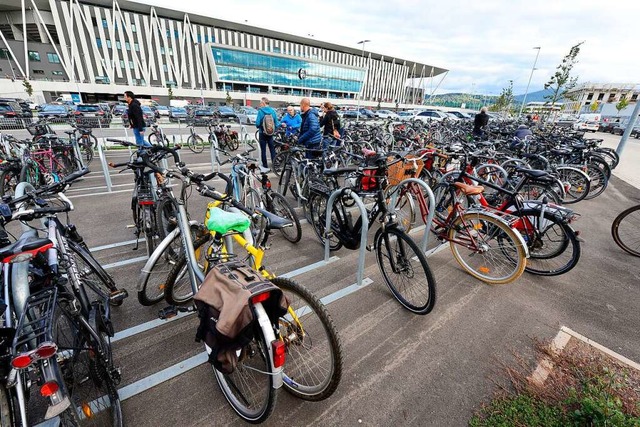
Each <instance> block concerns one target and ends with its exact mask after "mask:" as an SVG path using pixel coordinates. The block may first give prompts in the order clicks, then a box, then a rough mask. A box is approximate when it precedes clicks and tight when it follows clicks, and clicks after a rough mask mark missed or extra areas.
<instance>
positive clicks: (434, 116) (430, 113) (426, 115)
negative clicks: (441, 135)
mask: <svg viewBox="0 0 640 427" xmlns="http://www.w3.org/2000/svg"><path fill="white" fill-rule="evenodd" d="M413 118H414V119H416V120H422V121H425V122H427V121H430V120H435V121H437V122H441V121H443V120H444V119H446V118H448V116H447V115H446V114H445V113H443V112H442V111H436V110H426V111H421V112H419V113H418V114H416V115H415V116H413Z"/></svg>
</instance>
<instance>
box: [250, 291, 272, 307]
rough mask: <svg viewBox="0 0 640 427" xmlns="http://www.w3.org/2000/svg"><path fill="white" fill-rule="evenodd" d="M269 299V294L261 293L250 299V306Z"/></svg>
mask: <svg viewBox="0 0 640 427" xmlns="http://www.w3.org/2000/svg"><path fill="white" fill-rule="evenodd" d="M268 299H269V292H263V293H261V294H258V295H256V296H254V297H251V304H258V303H259V302H264V301H266V300H268Z"/></svg>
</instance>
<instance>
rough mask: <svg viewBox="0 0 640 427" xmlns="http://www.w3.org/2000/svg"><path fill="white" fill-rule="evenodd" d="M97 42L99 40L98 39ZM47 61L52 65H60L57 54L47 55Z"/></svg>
mask: <svg viewBox="0 0 640 427" xmlns="http://www.w3.org/2000/svg"><path fill="white" fill-rule="evenodd" d="M98 40H100V39H98ZM47 59H48V60H49V62H50V63H52V64H59V63H60V57H59V56H58V54H57V53H47Z"/></svg>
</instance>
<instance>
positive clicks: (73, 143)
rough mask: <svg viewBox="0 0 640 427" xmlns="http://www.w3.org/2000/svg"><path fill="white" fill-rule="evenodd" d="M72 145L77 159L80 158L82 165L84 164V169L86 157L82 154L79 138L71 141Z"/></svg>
mask: <svg viewBox="0 0 640 427" xmlns="http://www.w3.org/2000/svg"><path fill="white" fill-rule="evenodd" d="M71 146H72V147H73V153H74V155H75V156H76V159H79V160H80V165H81V166H82V169H84V168H85V167H86V165H85V164H84V159H83V158H82V154H81V153H80V146H79V145H78V140H77V139H76V140H73V141H71Z"/></svg>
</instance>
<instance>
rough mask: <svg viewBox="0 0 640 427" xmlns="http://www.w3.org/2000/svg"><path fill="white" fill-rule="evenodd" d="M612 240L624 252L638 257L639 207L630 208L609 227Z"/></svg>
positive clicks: (639, 250) (639, 241)
mask: <svg viewBox="0 0 640 427" xmlns="http://www.w3.org/2000/svg"><path fill="white" fill-rule="evenodd" d="M611 235H612V236H613V240H614V241H615V242H616V244H617V245H618V246H620V248H622V249H623V250H624V251H625V252H627V253H629V254H631V255H633V256H637V257H640V205H637V206H633V207H630V208H629V209H627V210H625V211H623V212H621V213H620V215H618V216H617V217H616V219H615V220H614V221H613V224H612V225H611Z"/></svg>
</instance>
